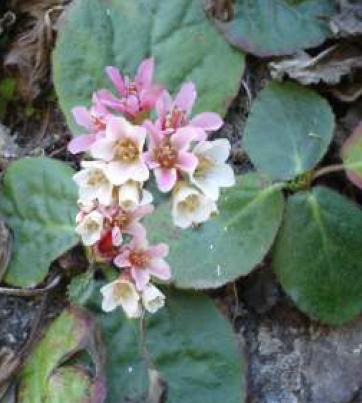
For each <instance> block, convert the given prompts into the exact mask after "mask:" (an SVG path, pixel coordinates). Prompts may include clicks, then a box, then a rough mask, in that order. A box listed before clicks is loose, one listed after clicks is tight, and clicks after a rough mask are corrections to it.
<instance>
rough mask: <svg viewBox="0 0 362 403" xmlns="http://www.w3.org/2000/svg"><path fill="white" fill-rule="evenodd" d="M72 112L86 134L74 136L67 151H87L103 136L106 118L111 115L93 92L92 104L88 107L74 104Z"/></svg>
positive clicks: (76, 152) (73, 152)
mask: <svg viewBox="0 0 362 403" xmlns="http://www.w3.org/2000/svg"><path fill="white" fill-rule="evenodd" d="M72 113H73V116H74V120H75V121H76V123H77V124H78V125H79V126H82V127H84V128H85V129H86V131H87V134H83V135H80V136H77V137H75V138H74V139H72V140H71V141H70V142H69V144H68V150H69V152H71V153H72V154H78V153H81V152H84V151H88V150H89V149H90V147H91V146H92V144H93V143H94V142H95V141H97V140H98V139H100V138H102V137H103V136H104V133H105V129H106V124H107V120H108V118H109V117H110V116H111V115H110V113H109V112H108V111H107V109H106V108H105V107H104V106H103V105H102V104H101V103H100V102H99V100H98V98H97V96H96V95H95V94H94V95H93V105H92V106H91V107H90V108H89V109H87V108H85V107H84V106H76V107H74V108H73V109H72Z"/></svg>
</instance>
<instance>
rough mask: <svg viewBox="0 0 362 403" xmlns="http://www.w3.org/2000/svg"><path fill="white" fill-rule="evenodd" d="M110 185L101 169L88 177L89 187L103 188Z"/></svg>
mask: <svg viewBox="0 0 362 403" xmlns="http://www.w3.org/2000/svg"><path fill="white" fill-rule="evenodd" d="M107 183H108V180H107V178H106V176H105V175H104V173H103V171H101V170H100V169H96V170H94V171H92V172H91V173H90V175H89V177H88V180H87V185H88V186H94V187H95V186H101V185H105V184H107Z"/></svg>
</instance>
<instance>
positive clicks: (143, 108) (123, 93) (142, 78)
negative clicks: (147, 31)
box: [97, 58, 163, 121]
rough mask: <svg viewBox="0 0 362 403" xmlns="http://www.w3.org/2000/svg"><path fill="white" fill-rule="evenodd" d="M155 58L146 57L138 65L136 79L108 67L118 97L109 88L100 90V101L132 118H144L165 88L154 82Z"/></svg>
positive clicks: (107, 70)
mask: <svg viewBox="0 0 362 403" xmlns="http://www.w3.org/2000/svg"><path fill="white" fill-rule="evenodd" d="M153 70H154V59H153V58H150V59H145V60H143V62H142V63H141V64H140V66H139V67H138V70H137V73H136V75H135V77H134V80H131V79H130V78H129V77H127V76H123V75H122V74H121V73H120V72H119V70H118V69H117V68H116V67H113V66H108V67H106V74H107V75H108V77H109V78H110V80H111V81H112V83H113V85H114V87H115V88H116V90H117V92H118V97H116V96H114V95H113V94H112V92H110V91H108V90H100V91H98V93H97V94H98V96H99V99H100V101H101V102H102V103H103V104H104V105H105V106H107V107H109V108H111V109H114V110H116V111H117V112H120V113H122V114H123V115H125V116H126V117H127V118H128V119H131V120H136V121H140V120H144V118H145V117H146V116H147V115H148V113H149V112H150V111H151V110H152V109H153V108H154V106H155V104H156V101H157V99H158V98H159V96H160V95H161V93H162V91H163V88H162V87H161V86H160V85H157V84H154V83H153V82H152V78H153Z"/></svg>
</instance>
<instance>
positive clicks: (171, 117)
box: [164, 106, 187, 129]
mask: <svg viewBox="0 0 362 403" xmlns="http://www.w3.org/2000/svg"><path fill="white" fill-rule="evenodd" d="M186 123H187V118H186V113H185V112H184V111H182V110H181V109H179V108H177V106H175V107H173V109H171V111H170V112H169V113H168V114H167V115H166V117H165V122H164V129H177V128H178V127H182V126H185V125H186Z"/></svg>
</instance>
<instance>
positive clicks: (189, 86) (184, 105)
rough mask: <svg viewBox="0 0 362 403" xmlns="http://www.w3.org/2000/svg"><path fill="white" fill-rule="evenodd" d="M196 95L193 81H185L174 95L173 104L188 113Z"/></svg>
mask: <svg viewBox="0 0 362 403" xmlns="http://www.w3.org/2000/svg"><path fill="white" fill-rule="evenodd" d="M196 97H197V93H196V87H195V84H194V83H193V82H188V83H185V84H183V85H182V87H181V88H180V90H179V92H178V94H177V95H176V98H175V101H174V105H176V106H177V107H178V108H179V109H181V110H182V111H184V112H185V113H186V114H187V115H189V114H190V112H191V110H192V107H193V106H194V103H195V101H196Z"/></svg>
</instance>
